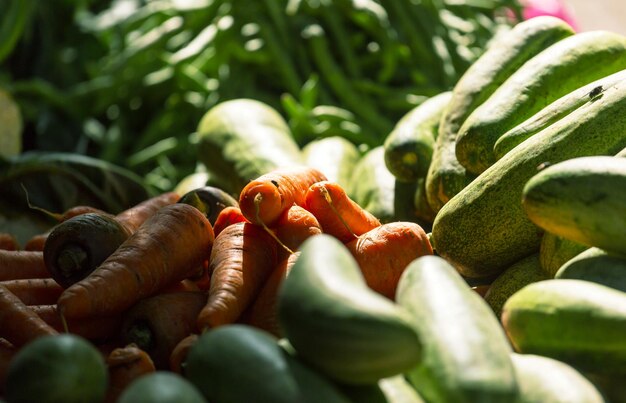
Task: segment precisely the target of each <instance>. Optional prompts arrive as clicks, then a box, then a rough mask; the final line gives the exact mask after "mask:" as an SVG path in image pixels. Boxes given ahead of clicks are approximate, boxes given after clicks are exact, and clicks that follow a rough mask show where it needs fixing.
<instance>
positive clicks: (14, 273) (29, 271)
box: [0, 250, 50, 281]
mask: <svg viewBox="0 0 626 403" xmlns="http://www.w3.org/2000/svg"><path fill="white" fill-rule="evenodd" d="M49 277H50V272H49V271H48V269H47V268H46V265H45V263H44V259H43V253H42V252H37V251H22V250H0V281H5V280H16V279H24V278H49Z"/></svg>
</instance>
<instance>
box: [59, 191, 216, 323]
mask: <svg viewBox="0 0 626 403" xmlns="http://www.w3.org/2000/svg"><path fill="white" fill-rule="evenodd" d="M213 239H214V236H213V229H212V228H211V224H209V221H208V220H207V219H206V217H205V216H204V215H203V214H202V213H201V212H200V211H199V210H198V209H196V208H195V207H192V206H190V205H188V204H183V203H176V204H171V205H168V206H165V207H162V208H161V209H160V210H159V211H157V212H156V213H155V214H154V215H153V216H152V217H150V218H149V219H148V220H147V221H146V222H145V223H144V224H143V225H142V226H141V227H139V228H138V229H137V231H136V232H135V233H133V234H132V235H131V236H130V237H129V238H128V239H127V240H126V241H124V243H122V244H121V245H120V246H119V247H118V248H117V249H116V250H115V252H113V253H112V254H111V256H109V257H108V258H107V259H106V260H105V261H104V262H103V263H102V264H101V265H100V266H99V267H98V268H97V269H96V270H94V271H93V272H91V273H90V274H89V275H88V276H87V277H85V278H84V279H82V280H80V281H78V282H77V283H75V284H73V285H72V286H70V287H69V288H67V289H66V290H65V291H63V293H62V294H61V296H60V297H59V300H58V302H57V305H58V307H59V312H60V313H61V314H62V315H63V316H64V317H66V318H85V317H89V316H95V315H112V314H116V313H121V312H123V311H125V310H126V309H128V308H130V307H131V306H133V305H134V304H135V303H136V302H137V301H139V300H141V299H143V298H146V297H148V296H151V295H154V294H156V293H157V292H159V291H160V290H162V289H163V288H165V287H167V286H168V285H170V284H173V283H175V282H177V281H180V280H183V279H185V278H187V277H189V276H190V275H191V274H192V273H193V272H195V271H196V270H197V267H198V266H199V265H201V264H202V262H204V261H205V260H206V259H208V258H209V256H210V253H211V245H212V243H213Z"/></svg>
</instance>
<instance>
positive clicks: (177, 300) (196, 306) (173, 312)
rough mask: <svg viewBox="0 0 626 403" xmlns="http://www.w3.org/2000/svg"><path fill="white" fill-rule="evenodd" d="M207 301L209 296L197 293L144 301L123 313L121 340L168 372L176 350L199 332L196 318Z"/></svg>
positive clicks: (152, 298)
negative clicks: (186, 339)
mask: <svg viewBox="0 0 626 403" xmlns="http://www.w3.org/2000/svg"><path fill="white" fill-rule="evenodd" d="M206 302H207V294H206V293H205V292H197V291H196V292H176V293H166V294H158V295H154V296H152V297H149V298H146V299H143V300H141V301H139V302H138V303H137V304H135V305H134V306H133V307H132V308H130V309H129V310H128V311H127V312H126V313H125V314H124V319H123V322H122V328H121V330H120V339H121V341H122V343H124V344H130V343H134V344H136V345H137V347H139V348H141V349H142V350H144V351H145V352H146V353H148V354H149V355H150V358H152V361H153V362H154V365H155V367H156V368H157V369H168V368H169V359H170V355H171V353H172V350H174V347H176V345H177V344H178V342H179V341H181V340H182V339H183V338H184V337H186V336H188V335H189V334H190V333H193V332H196V319H197V317H198V314H199V313H200V310H201V309H202V308H203V307H204V306H205V305H206Z"/></svg>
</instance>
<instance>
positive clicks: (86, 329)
mask: <svg viewBox="0 0 626 403" xmlns="http://www.w3.org/2000/svg"><path fill="white" fill-rule="evenodd" d="M29 308H30V309H31V310H32V311H33V312H35V313H36V314H37V316H39V317H40V318H41V319H42V320H43V321H44V322H46V323H47V324H48V325H50V326H51V327H52V328H53V329H55V330H56V331H58V332H59V333H65V332H68V333H72V334H76V335H79V336H81V337H84V338H85V339H88V340H91V341H98V342H105V341H108V340H113V339H114V338H115V337H117V335H118V334H119V330H120V326H121V325H122V317H121V315H112V316H92V317H90V318H84V319H70V320H67V321H66V323H63V319H62V318H61V316H60V315H59V312H58V310H57V306H56V304H47V305H30V306H29ZM65 325H67V329H66V328H65Z"/></svg>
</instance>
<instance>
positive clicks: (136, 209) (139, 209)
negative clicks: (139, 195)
mask: <svg viewBox="0 0 626 403" xmlns="http://www.w3.org/2000/svg"><path fill="white" fill-rule="evenodd" d="M178 199H180V195H179V194H178V193H175V192H166V193H162V194H160V195H158V196H155V197H152V198H150V199H148V200H145V201H143V202H141V203H139V204H137V205H136V206H133V207H131V208H129V209H127V210H124V211H122V212H121V213H119V214H118V215H116V216H115V219H116V220H117V221H118V222H119V223H120V224H122V225H123V226H124V227H126V229H127V230H128V231H129V232H130V233H133V232H135V231H136V230H137V228H139V227H140V226H141V224H143V223H144V222H145V221H146V220H147V219H148V218H150V217H152V216H153V215H154V214H155V213H156V212H157V211H158V210H159V209H160V208H161V207H165V206H168V205H170V204H174V203H176V202H177V201H178Z"/></svg>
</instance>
